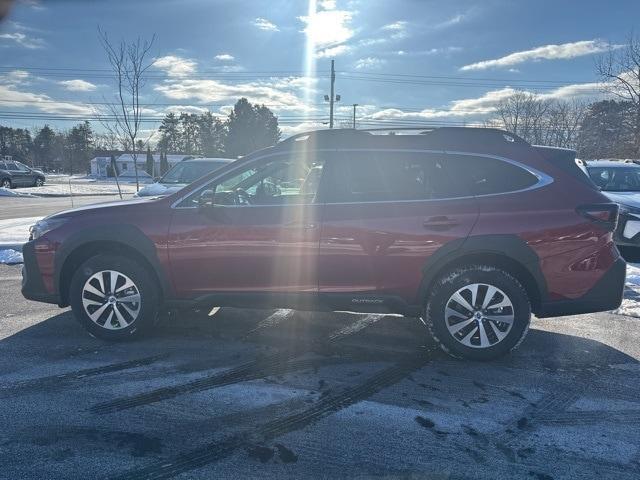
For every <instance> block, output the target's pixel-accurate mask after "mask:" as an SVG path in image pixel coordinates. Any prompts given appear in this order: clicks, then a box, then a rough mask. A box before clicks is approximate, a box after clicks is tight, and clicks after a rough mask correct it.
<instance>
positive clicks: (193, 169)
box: [160, 162, 226, 184]
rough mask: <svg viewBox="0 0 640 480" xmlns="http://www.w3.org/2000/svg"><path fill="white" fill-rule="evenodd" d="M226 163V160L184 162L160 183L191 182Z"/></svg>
mask: <svg viewBox="0 0 640 480" xmlns="http://www.w3.org/2000/svg"><path fill="white" fill-rule="evenodd" d="M223 165H226V162H184V163H179V164H177V165H176V166H175V167H173V168H172V169H171V170H169V171H168V172H167V173H166V174H165V176H164V177H162V179H160V183H171V184H175V183H191V182H193V181H195V180H197V179H198V178H200V177H202V176H203V175H206V174H207V173H209V172H213V171H214V170H216V169H218V168H220V167H222V166H223Z"/></svg>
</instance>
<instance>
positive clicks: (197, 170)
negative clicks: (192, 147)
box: [134, 158, 233, 197]
mask: <svg viewBox="0 0 640 480" xmlns="http://www.w3.org/2000/svg"><path fill="white" fill-rule="evenodd" d="M231 162H233V159H231V158H192V159H190V160H183V161H182V162H180V163H178V164H176V165H174V166H173V168H171V170H169V171H168V172H167V173H165V174H164V176H163V177H162V178H161V179H160V180H158V181H157V182H155V183H152V184H150V185H147V186H146V187H144V188H143V189H141V190H140V191H139V192H138V193H136V194H135V195H134V197H164V196H165V195H170V194H172V193H174V192H177V191H178V190H180V189H181V188H184V187H186V186H187V185H189V184H190V183H191V182H193V181H195V180H197V179H198V178H200V177H202V176H203V175H206V174H207V173H209V172H213V171H214V170H217V169H218V168H221V167H224V166H225V165H228V164H229V163H231Z"/></svg>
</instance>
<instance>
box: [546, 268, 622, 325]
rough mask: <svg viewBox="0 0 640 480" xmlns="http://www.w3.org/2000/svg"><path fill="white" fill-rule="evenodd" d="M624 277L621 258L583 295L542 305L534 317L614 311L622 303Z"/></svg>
mask: <svg viewBox="0 0 640 480" xmlns="http://www.w3.org/2000/svg"><path fill="white" fill-rule="evenodd" d="M626 276H627V263H626V262H625V261H624V259H623V258H622V257H618V259H617V260H616V261H615V262H614V263H613V265H612V266H611V268H609V270H607V272H606V273H605V274H604V275H603V276H602V278H600V280H598V282H597V283H596V284H595V285H594V286H593V287H592V288H591V289H590V290H589V291H588V292H587V293H586V294H585V295H583V296H582V297H580V298H576V299H572V300H559V301H554V302H548V303H544V304H543V305H542V306H541V308H540V311H539V312H538V313H537V314H536V316H537V317H539V318H545V317H561V316H564V315H578V314H582V313H594V312H605V311H608V310H615V309H616V308H618V307H619V306H620V304H621V303H622V296H623V294H624V282H625V279H626Z"/></svg>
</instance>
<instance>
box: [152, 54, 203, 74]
mask: <svg viewBox="0 0 640 480" xmlns="http://www.w3.org/2000/svg"><path fill="white" fill-rule="evenodd" d="M153 66H154V67H156V68H158V69H160V70H164V71H165V72H166V73H167V75H168V76H170V77H184V76H186V75H191V74H192V73H194V72H195V71H196V68H197V66H198V64H197V63H196V62H195V61H194V60H191V59H188V58H183V57H179V56H177V55H166V56H164V57H160V58H156V60H155V62H153Z"/></svg>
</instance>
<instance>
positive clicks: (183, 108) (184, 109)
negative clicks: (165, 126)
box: [164, 105, 209, 115]
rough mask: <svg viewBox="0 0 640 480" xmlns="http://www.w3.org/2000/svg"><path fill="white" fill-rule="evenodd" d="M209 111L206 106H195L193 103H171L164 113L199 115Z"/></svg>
mask: <svg viewBox="0 0 640 480" xmlns="http://www.w3.org/2000/svg"><path fill="white" fill-rule="evenodd" d="M208 111H209V109H208V108H206V107H196V106H195V105H171V106H170V107H167V108H166V109H165V112H164V113H175V114H177V115H179V114H181V113H195V114H197V115H201V114H203V113H207V112H208Z"/></svg>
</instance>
